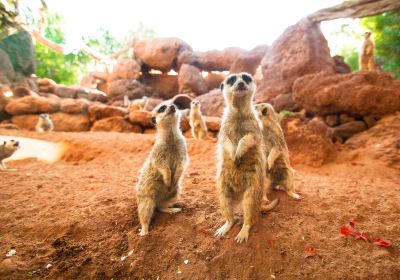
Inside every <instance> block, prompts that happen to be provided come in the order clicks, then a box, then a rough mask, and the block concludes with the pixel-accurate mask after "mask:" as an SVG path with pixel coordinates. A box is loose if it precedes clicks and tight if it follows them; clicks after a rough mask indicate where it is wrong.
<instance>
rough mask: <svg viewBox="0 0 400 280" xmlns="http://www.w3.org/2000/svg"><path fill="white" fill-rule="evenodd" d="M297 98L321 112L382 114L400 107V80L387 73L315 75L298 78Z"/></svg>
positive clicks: (296, 100) (303, 105)
mask: <svg viewBox="0 0 400 280" xmlns="http://www.w3.org/2000/svg"><path fill="white" fill-rule="evenodd" d="M293 98H294V100H295V102H296V103H297V104H299V105H300V106H301V107H302V108H305V109H306V110H307V112H311V113H314V114H317V115H328V114H338V113H346V114H348V115H352V116H357V115H361V116H369V115H371V116H375V117H379V116H384V115H387V114H391V113H394V112H396V111H399V110H400V81H399V80H396V79H394V78H392V77H391V76H390V75H389V74H387V73H384V72H368V71H359V72H354V73H350V74H327V73H320V74H312V75H307V76H304V77H302V78H300V79H298V80H297V81H296V83H295V85H294V87H293Z"/></svg>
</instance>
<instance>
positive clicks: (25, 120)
mask: <svg viewBox="0 0 400 280" xmlns="http://www.w3.org/2000/svg"><path fill="white" fill-rule="evenodd" d="M38 120H39V115H32V114H30V115H18V116H13V117H12V118H11V122H12V123H13V124H14V125H16V126H17V127H19V128H20V129H26V130H35V126H36V124H37V122H38Z"/></svg>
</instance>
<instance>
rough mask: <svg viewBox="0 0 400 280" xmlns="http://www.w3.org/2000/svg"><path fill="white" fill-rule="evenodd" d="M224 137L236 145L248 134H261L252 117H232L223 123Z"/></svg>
mask: <svg viewBox="0 0 400 280" xmlns="http://www.w3.org/2000/svg"><path fill="white" fill-rule="evenodd" d="M224 134H225V137H227V138H229V140H230V141H231V142H232V143H233V144H235V145H237V144H238V143H239V141H240V139H242V138H243V137H244V136H246V135H248V134H261V131H260V128H259V126H258V123H257V121H256V120H255V119H254V120H253V119H240V118H232V119H230V120H228V121H227V122H226V124H225V130H224Z"/></svg>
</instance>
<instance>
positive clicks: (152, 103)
mask: <svg viewBox="0 0 400 280" xmlns="http://www.w3.org/2000/svg"><path fill="white" fill-rule="evenodd" d="M161 102H163V100H162V99H159V98H151V97H149V98H147V104H146V107H145V108H144V109H145V110H146V111H153V109H154V108H156V107H157V106H158V104H160V103H161Z"/></svg>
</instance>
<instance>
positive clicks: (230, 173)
mask: <svg viewBox="0 0 400 280" xmlns="http://www.w3.org/2000/svg"><path fill="white" fill-rule="evenodd" d="M244 75H246V76H247V77H249V78H250V80H249V79H248V78H247V82H246V81H245V80H246V79H244ZM232 77H234V78H236V80H235V81H234V82H232ZM221 91H222V93H223V95H224V99H225V104H226V107H225V111H224V115H223V118H222V123H221V130H220V133H219V137H218V170H217V189H218V196H219V200H220V204H221V210H222V214H223V216H224V218H225V219H226V222H225V224H224V225H223V226H222V227H221V228H219V229H218V230H217V232H216V234H215V235H216V236H224V235H225V234H226V233H227V232H228V231H229V230H230V229H231V227H232V226H233V224H234V215H233V207H234V205H235V204H237V203H241V204H242V208H243V214H244V215H243V216H244V221H243V226H242V229H241V230H240V232H239V234H238V235H237V236H236V238H235V239H236V241H237V242H238V243H241V242H243V241H247V239H248V236H249V231H250V228H251V226H252V225H253V224H254V222H255V220H256V218H257V216H258V213H259V210H260V209H261V210H270V209H272V208H274V207H275V206H276V204H277V200H275V201H274V202H272V203H271V204H270V205H267V206H262V205H261V197H262V191H263V186H264V178H265V176H264V174H265V172H264V170H265V164H266V161H265V154H264V153H263V145H262V132H261V128H260V125H259V120H258V117H257V114H256V112H255V110H254V108H253V106H252V101H253V98H254V92H255V82H254V80H253V79H252V77H251V76H250V75H249V74H247V73H240V74H232V75H230V76H228V77H227V78H226V79H225V80H224V82H223V83H222V84H221Z"/></svg>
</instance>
